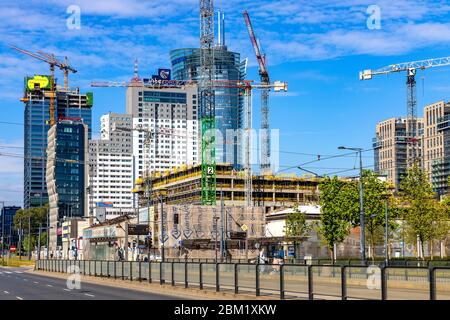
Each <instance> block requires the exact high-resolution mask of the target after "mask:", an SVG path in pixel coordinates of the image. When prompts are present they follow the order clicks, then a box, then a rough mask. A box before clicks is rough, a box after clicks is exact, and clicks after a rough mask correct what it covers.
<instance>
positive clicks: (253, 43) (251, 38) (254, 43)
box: [243, 10, 268, 76]
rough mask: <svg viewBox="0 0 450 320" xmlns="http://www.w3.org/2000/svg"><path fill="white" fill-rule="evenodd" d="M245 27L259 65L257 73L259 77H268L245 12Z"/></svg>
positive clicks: (248, 17) (248, 16)
mask: <svg viewBox="0 0 450 320" xmlns="http://www.w3.org/2000/svg"><path fill="white" fill-rule="evenodd" d="M243 16H244V20H245V25H246V26H247V31H248V35H249V36H250V41H251V42H252V46H253V50H254V51H255V55H256V60H258V64H259V73H260V74H261V75H263V74H264V75H266V76H268V72H267V68H266V62H265V59H264V58H263V56H262V55H261V50H260V48H259V44H258V41H257V40H256V36H255V32H254V31H253V26H252V22H251V20H250V15H249V14H248V12H247V10H246V11H244V12H243Z"/></svg>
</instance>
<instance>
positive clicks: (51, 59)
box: [10, 45, 77, 126]
mask: <svg viewBox="0 0 450 320" xmlns="http://www.w3.org/2000/svg"><path fill="white" fill-rule="evenodd" d="M10 47H11V48H12V49H14V50H16V51H18V52H20V53H23V54H26V55H28V56H30V57H33V58H35V59H38V60H41V61H44V62H46V63H48V64H49V65H50V77H51V82H52V83H51V89H50V92H49V94H48V97H49V98H50V106H49V112H50V126H53V125H54V124H55V97H56V85H55V67H58V68H59V69H61V70H62V71H63V74H64V88H65V90H66V91H68V90H69V71H70V72H72V73H76V72H77V70H76V69H75V68H73V67H71V66H70V65H69V63H68V61H67V57H65V58H64V62H61V61H59V60H58V59H56V57H55V55H54V54H53V53H45V52H41V51H38V52H36V53H34V52H31V51H28V50H25V49H21V48H19V47H16V46H12V45H11V46H10Z"/></svg>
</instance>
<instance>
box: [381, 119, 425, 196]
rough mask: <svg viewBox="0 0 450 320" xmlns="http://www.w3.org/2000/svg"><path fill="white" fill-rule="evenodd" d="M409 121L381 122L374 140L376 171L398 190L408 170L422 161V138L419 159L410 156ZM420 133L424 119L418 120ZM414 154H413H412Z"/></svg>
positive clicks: (419, 145) (391, 120) (417, 142)
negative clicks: (416, 162) (415, 162)
mask: <svg viewBox="0 0 450 320" xmlns="http://www.w3.org/2000/svg"><path fill="white" fill-rule="evenodd" d="M406 126H407V120H406V119H405V118H391V119H387V120H384V121H381V122H379V123H378V124H377V126H376V136H375V138H374V139H373V148H374V170H375V172H376V173H378V174H380V175H384V176H386V179H387V181H388V182H389V183H391V184H392V186H393V187H394V188H396V189H397V190H398V188H399V185H400V183H401V180H402V177H403V176H404V175H405V174H406V169H407V168H408V166H409V165H411V164H412V162H414V161H420V159H421V154H422V152H421V145H422V141H421V138H420V137H418V138H417V141H416V144H417V148H418V152H417V153H416V154H417V155H418V158H417V159H413V158H412V157H411V156H408V148H410V147H409V144H410V139H408V137H407V128H406ZM417 126H418V128H419V132H421V131H422V128H423V119H421V118H418V119H417ZM410 154H412V153H410Z"/></svg>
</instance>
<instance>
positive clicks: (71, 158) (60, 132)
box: [53, 121, 87, 219]
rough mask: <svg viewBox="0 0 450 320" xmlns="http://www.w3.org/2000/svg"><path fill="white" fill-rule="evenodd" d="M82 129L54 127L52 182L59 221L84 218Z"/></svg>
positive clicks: (66, 124)
mask: <svg viewBox="0 0 450 320" xmlns="http://www.w3.org/2000/svg"><path fill="white" fill-rule="evenodd" d="M86 143H87V139H86V134H85V126H84V125H83V123H80V122H71V121H70V122H59V123H57V124H56V150H55V155H56V159H57V160H56V162H54V165H55V169H54V177H53V178H54V181H55V186H56V193H57V195H58V203H57V206H58V215H59V217H58V218H59V219H61V218H63V217H64V216H66V217H82V216H84V215H85V212H84V209H85V208H84V203H85V182H86V181H85V168H84V166H85V165H84V164H85V162H86V161H87V159H85V154H86V152H85V151H86V150H87V145H86Z"/></svg>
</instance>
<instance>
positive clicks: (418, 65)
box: [359, 57, 450, 80]
mask: <svg viewBox="0 0 450 320" xmlns="http://www.w3.org/2000/svg"><path fill="white" fill-rule="evenodd" d="M448 65H450V57H444V58H435V59H426V60H419V61H412V62H403V63H397V64H391V65H389V66H386V67H383V68H379V69H375V70H370V69H369V70H364V71H361V72H360V73H359V79H360V80H370V79H372V77H373V76H375V75H380V74H389V73H393V72H401V71H408V70H417V69H420V70H425V69H429V68H433V67H444V66H448Z"/></svg>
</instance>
